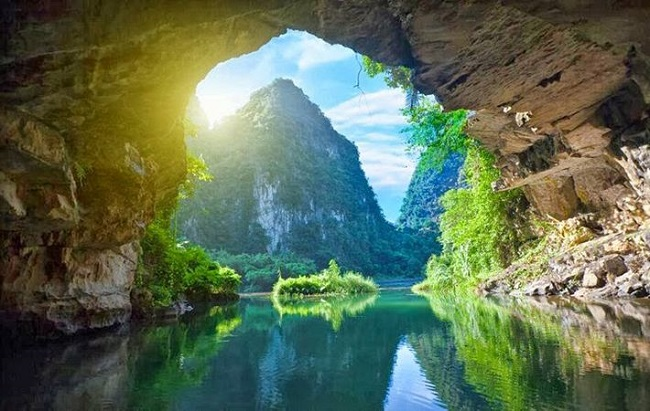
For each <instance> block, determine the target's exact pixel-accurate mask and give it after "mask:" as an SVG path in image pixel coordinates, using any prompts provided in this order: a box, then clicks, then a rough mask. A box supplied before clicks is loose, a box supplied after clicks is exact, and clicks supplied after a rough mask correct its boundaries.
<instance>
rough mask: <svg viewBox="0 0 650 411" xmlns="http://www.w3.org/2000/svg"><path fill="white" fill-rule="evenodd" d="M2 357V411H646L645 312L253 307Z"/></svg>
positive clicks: (510, 304) (420, 305)
mask: <svg viewBox="0 0 650 411" xmlns="http://www.w3.org/2000/svg"><path fill="white" fill-rule="evenodd" d="M1 360H2V363H1V365H2V368H1V378H2V379H1V380H0V384H1V385H0V394H1V396H0V409H2V410H22V409H25V410H42V409H48V410H49V409H51V410H100V409H101V410H112V409H116V410H121V409H133V410H157V411H161V410H167V409H171V410H245V409H259V410H268V409H286V410H382V409H387V410H436V409H452V410H483V409H486V410H488V409H511V410H521V409H540V410H542V409H543V410H548V409H584V410H600V409H602V410H606V409H612V410H625V409H629V410H647V409H650V305H649V304H648V301H636V302H635V301H618V302H613V301H610V302H599V303H593V304H585V303H580V302H577V301H571V300H563V299H522V300H517V299H512V298H509V299H503V300H497V299H479V298H450V297H446V298H442V297H441V298H435V297H422V296H417V295H413V294H411V293H410V292H409V291H407V290H390V291H384V292H382V293H381V294H380V295H378V296H363V297H356V298H339V299H320V298H318V299H306V300H304V301H301V302H296V303H292V304H279V303H277V302H276V303H275V304H274V303H273V302H272V301H270V299H269V298H268V297H264V296H255V297H247V298H244V299H242V300H241V301H239V302H238V303H236V304H234V305H230V306H217V307H213V308H210V309H206V310H202V311H201V312H198V310H197V312H196V313H192V314H190V315H187V316H186V317H185V318H183V319H182V320H180V321H175V322H173V323H169V324H159V325H149V326H136V325H131V326H130V327H123V328H122V329H119V330H113V331H111V332H108V333H103V334H101V335H95V336H92V337H88V336H86V337H79V338H75V339H73V340H69V341H65V342H56V343H50V344H47V345H45V346H39V347H27V348H21V349H18V350H16V349H14V350H11V351H9V350H6V349H5V350H4V351H3V352H2V356H1Z"/></svg>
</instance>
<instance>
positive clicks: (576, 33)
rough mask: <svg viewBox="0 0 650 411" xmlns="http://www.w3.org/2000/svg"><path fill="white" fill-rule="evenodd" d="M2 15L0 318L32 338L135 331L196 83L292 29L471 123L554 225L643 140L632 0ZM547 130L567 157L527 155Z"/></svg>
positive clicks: (64, 2)
mask: <svg viewBox="0 0 650 411" xmlns="http://www.w3.org/2000/svg"><path fill="white" fill-rule="evenodd" d="M586 11H588V12H586ZM1 17H2V25H1V26H0V31H1V36H0V38H1V39H2V41H1V42H0V48H1V49H2V54H1V56H2V59H1V61H0V106H1V107H0V117H2V121H1V123H0V127H1V131H0V195H1V197H2V199H0V216H1V218H0V242H1V243H2V245H1V247H2V248H1V250H2V252H1V253H0V281H1V286H0V318H1V320H2V323H3V324H5V325H11V326H14V327H18V328H21V327H26V328H29V329H30V330H36V332H38V333H39V334H49V333H54V332H56V333H60V332H63V333H67V334H71V333H75V332H77V331H80V330H85V329H93V328H101V327H107V326H111V325H114V324H119V323H122V322H125V321H127V320H128V319H129V317H130V312H131V305H130V300H129V292H130V288H131V284H132V282H133V276H134V272H135V270H136V266H137V260H138V254H139V243H138V240H139V239H140V238H141V236H142V235H143V232H144V229H145V227H146V226H147V224H148V223H149V222H150V221H151V219H152V218H153V215H154V212H155V210H156V208H157V207H160V206H161V205H163V204H165V203H168V202H170V201H173V200H174V199H175V198H176V193H177V190H178V186H179V184H180V182H181V181H182V180H183V179H184V178H185V173H186V170H185V157H184V156H182V155H179V153H182V152H183V151H184V149H185V147H184V142H183V118H184V112H185V108H186V106H187V103H188V99H189V98H190V96H191V95H192V94H193V92H194V88H195V86H196V84H197V83H198V82H199V81H200V80H201V79H202V78H203V77H204V76H205V74H206V73H207V72H208V71H209V70H210V69H212V67H214V66H215V65H216V64H217V63H219V62H221V61H225V60H227V59H230V58H233V57H236V56H239V55H242V54H245V53H249V52H252V51H254V50H256V49H258V48H259V47H261V46H262V45H263V44H265V43H266V42H268V41H269V40H270V39H271V38H273V37H274V36H277V35H279V34H281V33H283V32H285V31H286V30H287V29H297V30H304V31H307V32H310V33H312V34H314V35H316V36H318V37H320V38H322V39H324V40H326V41H328V42H330V43H337V44H342V45H345V46H347V47H350V48H352V49H353V50H355V51H357V52H359V53H363V54H366V55H368V56H370V57H372V58H373V59H375V60H378V61H381V62H384V63H386V64H389V65H405V66H408V67H411V68H413V69H414V70H415V75H414V84H415V85H416V87H417V88H418V89H419V90H420V91H421V92H423V93H425V94H432V93H434V94H435V95H436V96H437V97H438V98H439V99H440V100H441V101H442V102H443V104H444V105H445V107H447V108H451V109H453V108H461V107H462V108H469V109H472V110H475V115H474V116H473V118H472V120H471V122H470V125H469V130H468V131H469V133H470V135H471V136H472V137H475V138H477V139H479V140H480V141H481V142H482V143H483V144H484V145H485V146H486V147H487V148H489V149H490V150H491V151H492V152H494V153H495V154H496V155H497V157H498V158H499V159H500V160H502V161H501V162H500V164H501V165H502V172H503V174H504V177H505V181H506V183H507V184H508V185H510V186H524V187H525V189H526V195H527V196H528V198H529V200H530V202H531V203H532V204H533V205H534V206H535V207H536V208H537V209H538V211H539V212H541V213H544V214H549V215H552V216H554V217H556V218H560V219H562V218H568V217H570V216H572V215H574V214H575V213H576V212H577V211H578V210H579V209H581V207H583V206H588V207H596V208H597V207H603V208H606V207H608V206H611V204H609V205H608V204H603V201H600V200H599V201H595V200H593V199H592V198H591V197H590V196H593V195H595V193H597V192H600V191H603V190H607V189H612V190H614V191H616V190H618V191H616V192H620V190H629V188H628V187H627V186H624V185H621V183H620V181H621V179H624V178H623V177H624V170H622V169H621V168H620V167H619V166H618V165H617V163H616V161H615V158H616V154H615V153H621V152H622V151H621V145H625V141H627V140H626V138H625V133H627V132H628V131H629V130H635V133H636V134H639V133H641V134H643V132H644V130H647V124H648V123H647V116H648V104H649V102H650V70H649V69H648V60H647V58H646V55H648V54H649V53H650V25H648V24H647V21H650V6H649V5H648V4H647V2H644V1H643V0H620V1H608V2H602V1H598V0H584V1H581V2H576V1H571V0H545V1H533V2H515V1H511V0H502V1H497V0H479V1H471V2H470V1H462V2H448V1H418V0H396V1H392V0H389V1H386V0H353V1H340V0H275V1H261V0H247V1H206V0H192V1H187V2H182V3H181V2H173V1H153V0H141V1H137V2H128V3H119V2H101V1H81V0H48V1H41V2H35V1H30V0H9V1H8V2H6V3H5V4H4V5H3V7H2V11H1ZM621 21H624V22H625V24H623V25H621ZM505 108H507V110H505ZM518 113H532V114H531V115H530V116H529V117H527V121H526V122H525V123H524V124H518V123H520V121H518V119H516V118H515V117H516V114H518ZM639 130H641V131H639ZM644 135H645V138H646V139H647V135H648V133H647V131H645V134H644ZM549 136H553V137H552V139H559V140H560V141H562V142H563V144H561V145H560V147H562V148H563V149H560V150H537V149H536V147H543V146H544V144H541V143H540V144H536V143H538V142H540V141H544V140H546V139H548V138H549ZM612 141H614V142H615V145H616V150H614V151H612V150H611V149H610V144H611V142H612ZM634 144H636V145H639V144H638V141H637V142H635V143H634ZM522 153H523V154H522ZM520 156H524V157H525V158H526V159H528V160H527V161H526V162H525V163H533V162H534V163H535V164H544V166H543V167H541V169H543V170H541V169H540V167H532V169H526V168H525V167H521V166H520V164H521V162H519V161H511V160H512V159H513V158H519V157H520ZM540 156H541V157H543V158H540ZM522 158H523V157H522ZM601 175H602V176H603V177H602V178H592V176H601ZM612 176H614V177H612ZM616 185H618V186H619V187H618V188H616V187H614V186H616ZM592 200H593V201H592ZM594 204H595V205H594Z"/></svg>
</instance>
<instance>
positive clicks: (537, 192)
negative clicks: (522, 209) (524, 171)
mask: <svg viewBox="0 0 650 411" xmlns="http://www.w3.org/2000/svg"><path fill="white" fill-rule="evenodd" d="M525 192H526V196H527V197H528V198H529V199H530V200H531V202H532V203H533V205H534V206H535V208H536V209H537V210H538V211H539V212H540V213H542V214H548V215H550V216H552V217H553V218H556V219H559V220H565V219H567V218H569V217H571V216H573V215H574V214H575V212H576V210H577V209H578V204H579V200H578V197H577V196H576V192H575V189H574V187H573V179H572V178H571V177H548V178H545V179H543V180H541V181H539V182H536V183H534V184H530V185H529V186H527V187H526V189H525Z"/></svg>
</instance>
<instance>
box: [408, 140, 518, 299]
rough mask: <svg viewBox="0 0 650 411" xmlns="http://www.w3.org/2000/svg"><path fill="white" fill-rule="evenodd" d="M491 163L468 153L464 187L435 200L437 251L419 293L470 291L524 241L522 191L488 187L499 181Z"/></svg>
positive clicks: (483, 153)
mask: <svg viewBox="0 0 650 411" xmlns="http://www.w3.org/2000/svg"><path fill="white" fill-rule="evenodd" d="M494 163H495V159H494V156H493V155H492V154H491V153H489V152H488V151H487V150H485V149H483V148H480V147H471V148H470V149H468V151H467V157H466V159H465V164H464V165H463V176H464V179H465V185H466V187H463V188H459V189H455V190H450V191H448V192H447V193H445V195H444V196H443V197H442V199H441V202H442V206H443V209H444V212H443V214H442V215H441V218H440V232H441V235H440V241H441V243H442V245H443V252H442V254H441V255H440V256H435V255H434V256H432V257H431V259H430V260H429V262H428V264H427V280H425V282H424V283H423V284H422V285H420V286H419V287H418V288H419V289H420V290H430V291H431V290H440V291H441V290H450V289H457V288H471V287H472V286H474V285H477V284H478V282H480V281H481V280H484V279H486V278H487V277H489V276H490V275H492V274H494V273H495V272H496V271H498V270H501V269H503V268H504V267H505V266H506V265H508V264H509V263H510V262H511V261H512V260H513V259H514V258H515V257H516V250H517V249H518V247H519V245H520V244H522V243H523V242H524V241H526V240H527V239H528V237H529V236H528V231H527V230H526V229H524V227H525V225H524V224H522V217H521V215H522V214H523V212H522V210H523V208H524V207H525V203H524V199H523V196H522V193H521V192H520V191H519V190H510V191H503V192H495V191H494V190H493V189H492V183H494V182H495V181H497V180H498V179H499V177H500V172H499V170H498V169H497V168H495V166H494Z"/></svg>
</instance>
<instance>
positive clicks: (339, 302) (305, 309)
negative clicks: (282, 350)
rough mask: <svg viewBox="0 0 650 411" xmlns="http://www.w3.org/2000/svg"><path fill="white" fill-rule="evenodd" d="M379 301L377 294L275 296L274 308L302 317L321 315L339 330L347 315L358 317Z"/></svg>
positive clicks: (283, 313)
mask: <svg viewBox="0 0 650 411" xmlns="http://www.w3.org/2000/svg"><path fill="white" fill-rule="evenodd" d="M375 301H377V294H364V295H358V296H351V297H324V298H321V297H316V298H306V299H302V298H300V299H281V298H277V297H275V296H274V297H273V308H275V310H276V311H277V312H278V313H279V314H280V316H281V317H282V316H284V315H298V316H301V317H309V316H313V317H321V318H323V319H324V320H325V321H327V322H328V323H330V324H331V325H332V329H334V331H337V330H338V329H339V328H341V324H342V323H343V320H344V319H345V317H356V316H357V315H359V314H361V313H362V312H364V311H365V310H367V309H368V308H370V307H372V305H373V304H374V303H375Z"/></svg>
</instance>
